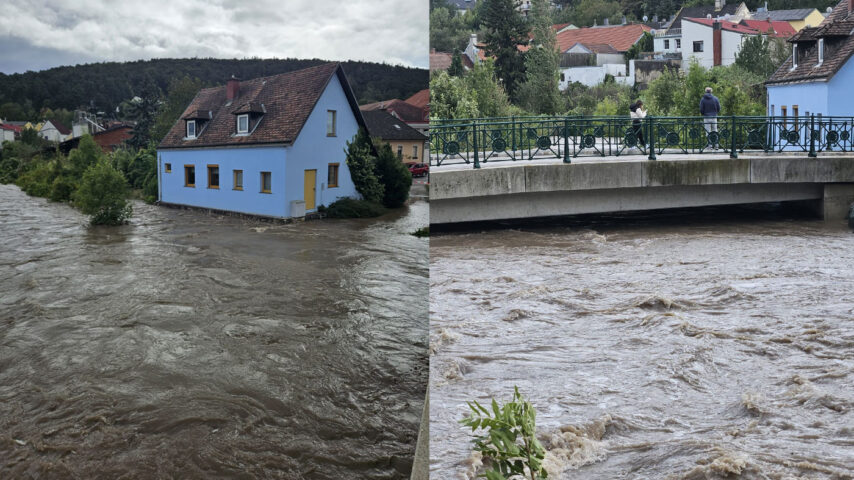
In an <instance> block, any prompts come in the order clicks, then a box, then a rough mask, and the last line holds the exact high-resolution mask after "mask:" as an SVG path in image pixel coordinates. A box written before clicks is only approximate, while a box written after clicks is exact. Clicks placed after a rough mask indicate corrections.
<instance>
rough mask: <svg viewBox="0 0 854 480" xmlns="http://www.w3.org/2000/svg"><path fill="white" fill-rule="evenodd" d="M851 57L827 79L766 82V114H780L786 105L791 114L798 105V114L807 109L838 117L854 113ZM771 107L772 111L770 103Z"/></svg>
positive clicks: (853, 75) (853, 76)
mask: <svg viewBox="0 0 854 480" xmlns="http://www.w3.org/2000/svg"><path fill="white" fill-rule="evenodd" d="M852 87H854V60H850V59H849V61H848V62H846V63H845V65H843V66H842V68H840V69H839V71H838V72H836V74H835V75H834V76H833V77H832V78H831V79H830V81H829V82H810V83H795V84H788V85H786V84H784V85H768V114H769V115H771V114H773V115H780V112H781V106H783V105H785V106H786V108H787V109H788V111H789V115H792V106H793V105H797V106H798V111H799V113H800V114H801V115H806V112H809V113H814V114H816V115H818V114H819V113H820V114H822V115H830V116H839V117H850V116H854V95H851V93H850V92H851V91H852ZM772 105H773V107H774V111H773V112H772V111H771V107H772Z"/></svg>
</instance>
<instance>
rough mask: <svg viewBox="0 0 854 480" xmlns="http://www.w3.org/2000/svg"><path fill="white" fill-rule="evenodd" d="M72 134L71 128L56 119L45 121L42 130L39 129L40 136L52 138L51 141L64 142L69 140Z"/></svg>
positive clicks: (47, 138) (46, 138)
mask: <svg viewBox="0 0 854 480" xmlns="http://www.w3.org/2000/svg"><path fill="white" fill-rule="evenodd" d="M70 135H71V130H69V129H68V128H67V127H66V126H65V125H63V124H61V123H59V122H57V121H55V120H48V121H46V122H44V125H42V128H41V130H39V136H40V137H42V138H44V139H45V140H50V141H51V142H63V141H65V140H68V139H69V138H70Z"/></svg>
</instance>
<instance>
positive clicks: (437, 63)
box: [430, 51, 453, 72]
mask: <svg viewBox="0 0 854 480" xmlns="http://www.w3.org/2000/svg"><path fill="white" fill-rule="evenodd" d="M452 58H453V57H452V55H451V54H450V53H448V52H437V51H432V52H430V71H431V72H433V71H436V70H447V69H448V68H450V67H451V60H452Z"/></svg>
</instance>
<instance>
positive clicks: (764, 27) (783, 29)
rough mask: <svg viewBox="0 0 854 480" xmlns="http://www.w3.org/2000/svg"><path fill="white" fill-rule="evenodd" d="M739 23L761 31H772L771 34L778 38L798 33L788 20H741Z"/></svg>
mask: <svg viewBox="0 0 854 480" xmlns="http://www.w3.org/2000/svg"><path fill="white" fill-rule="evenodd" d="M741 24H742V25H745V26H747V27H750V28H752V29H754V30H759V31H760V32H762V33H768V32H772V35H773V36H775V37H778V38H788V37H791V36H792V35H794V34H796V33H798V31H797V30H795V27H793V26H792V24H791V23H789V22H780V21H772V20H742V21H741Z"/></svg>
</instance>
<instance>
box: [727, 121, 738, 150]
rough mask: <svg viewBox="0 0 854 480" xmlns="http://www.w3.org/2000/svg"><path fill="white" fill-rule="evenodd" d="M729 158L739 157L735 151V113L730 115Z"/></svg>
mask: <svg viewBox="0 0 854 480" xmlns="http://www.w3.org/2000/svg"><path fill="white" fill-rule="evenodd" d="M729 158H738V153H737V152H736V151H735V115H731V116H730V140H729Z"/></svg>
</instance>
